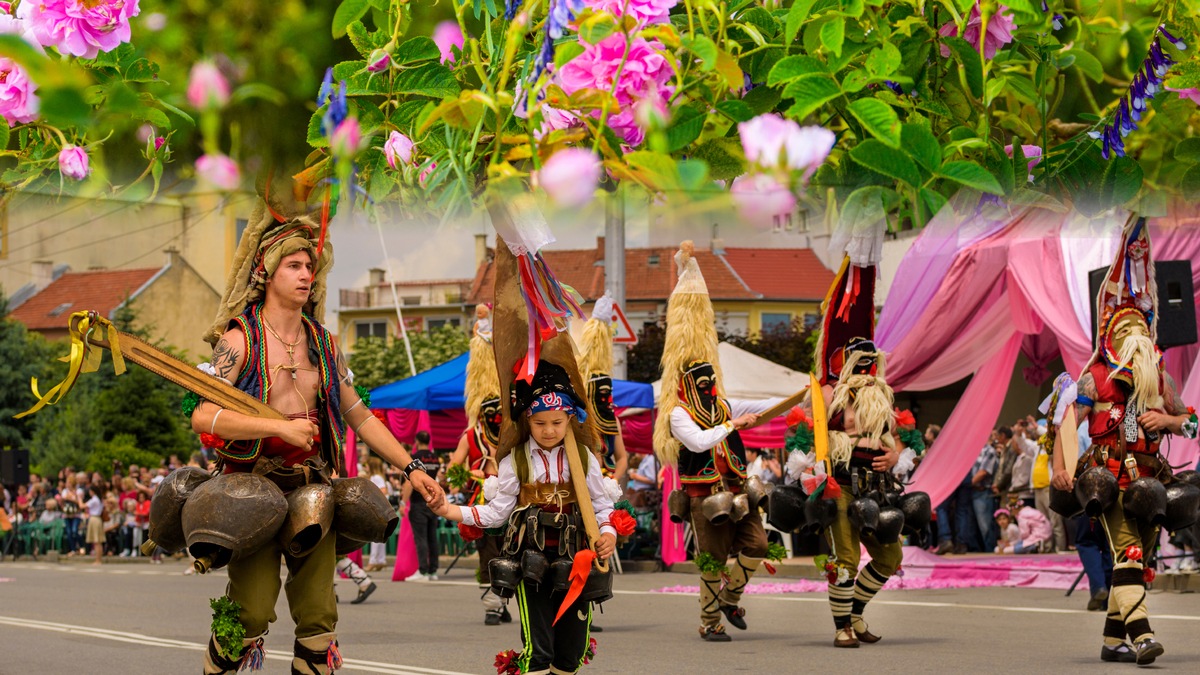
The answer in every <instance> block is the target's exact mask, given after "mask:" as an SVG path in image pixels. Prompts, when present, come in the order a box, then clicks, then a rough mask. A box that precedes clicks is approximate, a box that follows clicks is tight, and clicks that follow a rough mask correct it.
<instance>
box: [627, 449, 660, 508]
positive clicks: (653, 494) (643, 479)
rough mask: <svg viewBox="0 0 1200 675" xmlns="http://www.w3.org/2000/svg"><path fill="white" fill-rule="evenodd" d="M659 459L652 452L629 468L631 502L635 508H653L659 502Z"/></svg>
mask: <svg viewBox="0 0 1200 675" xmlns="http://www.w3.org/2000/svg"><path fill="white" fill-rule="evenodd" d="M658 496H659V495H658V459H656V458H655V456H654V453H653V452H651V453H649V454H647V455H645V456H643V457H642V461H641V462H640V463H639V464H638V465H637V466H636V467H630V469H629V503H630V504H632V505H633V506H634V508H639V509H651V508H654V507H655V506H656V505H657V504H658V503H661V502H660V500H659V499H658Z"/></svg>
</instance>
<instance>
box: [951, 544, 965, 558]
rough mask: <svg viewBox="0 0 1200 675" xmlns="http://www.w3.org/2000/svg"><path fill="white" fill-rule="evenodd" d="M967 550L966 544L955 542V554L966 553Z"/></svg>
mask: <svg viewBox="0 0 1200 675" xmlns="http://www.w3.org/2000/svg"><path fill="white" fill-rule="evenodd" d="M966 552H967V545H966V544H955V545H954V554H955V555H964V554H965V553H966Z"/></svg>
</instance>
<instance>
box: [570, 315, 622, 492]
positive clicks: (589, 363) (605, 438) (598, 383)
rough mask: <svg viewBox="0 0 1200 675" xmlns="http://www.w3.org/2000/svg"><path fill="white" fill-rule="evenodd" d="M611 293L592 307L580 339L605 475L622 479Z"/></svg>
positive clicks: (581, 363) (581, 359)
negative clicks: (614, 385)
mask: <svg viewBox="0 0 1200 675" xmlns="http://www.w3.org/2000/svg"><path fill="white" fill-rule="evenodd" d="M612 321H613V301H612V297H611V296H610V295H609V294H608V293H605V294H604V295H603V296H601V297H600V299H599V300H597V301H596V305H595V306H594V307H593V308H592V318H591V319H588V321H587V323H586V324H584V327H583V335H582V336H580V339H579V349H580V352H582V353H581V355H580V363H579V366H580V368H581V369H582V371H583V379H584V380H585V381H586V382H587V389H588V400H590V401H591V404H592V410H593V411H594V412H595V413H596V414H595V416H594V417H593V420H594V421H595V423H596V430H597V431H598V432H599V434H600V450H601V452H602V457H601V459H602V460H603V462H604V475H605V476H607V477H609V478H616V479H617V480H618V481H619V480H622V479H623V478H624V477H625V475H626V473H627V472H628V471H629V453H627V452H626V451H625V441H624V440H622V439H621V420H619V419H618V418H617V415H616V411H614V410H613V379H612V364H613V351H612Z"/></svg>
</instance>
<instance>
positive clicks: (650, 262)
mask: <svg viewBox="0 0 1200 675" xmlns="http://www.w3.org/2000/svg"><path fill="white" fill-rule="evenodd" d="M646 266H647V267H658V254H657V253H651V254H650V256H649V257H647V258H646Z"/></svg>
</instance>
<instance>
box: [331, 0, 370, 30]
mask: <svg viewBox="0 0 1200 675" xmlns="http://www.w3.org/2000/svg"><path fill="white" fill-rule="evenodd" d="M370 8H371V3H370V2H368V0H342V4H340V5H338V8H337V10H336V11H334V13H333V37H334V38H335V39H336V38H340V37H342V36H343V35H345V34H346V28H347V27H348V26H349V25H350V22H351V21H357V20H359V19H361V18H362V16H363V15H364V14H366V13H367V10H368V9H370Z"/></svg>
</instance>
